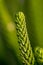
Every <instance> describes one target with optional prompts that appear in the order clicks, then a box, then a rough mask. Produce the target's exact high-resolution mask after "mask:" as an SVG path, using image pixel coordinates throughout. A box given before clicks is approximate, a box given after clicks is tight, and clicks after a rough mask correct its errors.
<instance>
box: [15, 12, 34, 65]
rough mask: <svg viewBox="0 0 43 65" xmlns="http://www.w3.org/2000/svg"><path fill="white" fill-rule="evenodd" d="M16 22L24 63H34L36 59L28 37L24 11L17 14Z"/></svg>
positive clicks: (30, 64) (31, 64) (25, 64)
mask: <svg viewBox="0 0 43 65" xmlns="http://www.w3.org/2000/svg"><path fill="white" fill-rule="evenodd" d="M15 24H16V30H17V37H18V43H19V50H20V51H21V53H20V56H21V57H22V63H23V65H34V63H35V59H34V55H33V52H32V47H31V44H30V41H29V38H28V34H27V28H26V22H25V15H24V14H23V12H18V13H17V14H16V16H15Z"/></svg>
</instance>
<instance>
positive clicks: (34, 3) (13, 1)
mask: <svg viewBox="0 0 43 65" xmlns="http://www.w3.org/2000/svg"><path fill="white" fill-rule="evenodd" d="M3 3H4V4H3ZM2 4H3V8H2V7H1V6H2ZM4 6H5V7H6V8H7V10H8V14H9V15H8V17H9V16H10V17H11V18H12V21H13V22H14V21H15V14H16V13H17V12H19V11H22V12H24V14H25V17H26V24H27V31H28V35H29V39H30V43H31V46H32V48H33V49H34V48H35V47H36V46H40V47H42V48H43V0H0V14H1V10H3V9H4ZM3 11H4V10H3ZM3 11H2V12H3ZM4 13H5V14H6V12H4ZM2 15H4V14H2ZM4 16H5V15H4ZM3 20H4V19H3ZM3 20H2V18H1V17H0V59H3V60H5V61H3V60H2V62H3V63H4V62H6V63H8V64H9V65H18V64H19V63H18V61H17V59H16V60H15V56H14V54H13V53H12V52H11V50H9V48H8V49H7V46H6V44H5V43H6V41H5V37H4V36H3V34H1V33H2V32H3V31H1V30H3V29H1V22H2V21H3ZM6 20H7V18H6ZM6 20H5V21H6ZM7 21H10V20H9V18H8V20H7ZM15 33H16V32H15ZM15 33H14V34H15ZM3 37H4V38H3ZM3 39H4V41H2V40H3ZM14 40H15V43H16V39H14ZM14 61H15V62H14ZM0 63H1V62H0ZM5 65H7V64H5Z"/></svg>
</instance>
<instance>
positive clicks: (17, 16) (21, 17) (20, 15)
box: [15, 12, 25, 22]
mask: <svg viewBox="0 0 43 65" xmlns="http://www.w3.org/2000/svg"><path fill="white" fill-rule="evenodd" d="M15 17H16V19H17V20H18V21H19V22H23V21H25V15H24V13H23V12H18V13H17V14H16V15H15Z"/></svg>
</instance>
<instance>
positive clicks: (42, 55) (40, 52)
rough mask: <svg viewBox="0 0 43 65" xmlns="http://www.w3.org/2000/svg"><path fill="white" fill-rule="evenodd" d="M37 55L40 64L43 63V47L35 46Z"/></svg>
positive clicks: (42, 64)
mask: <svg viewBox="0 0 43 65" xmlns="http://www.w3.org/2000/svg"><path fill="white" fill-rule="evenodd" d="M35 57H36V60H37V62H38V64H39V65H43V48H40V47H36V48H35Z"/></svg>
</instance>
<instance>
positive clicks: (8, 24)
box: [0, 0, 21, 65]
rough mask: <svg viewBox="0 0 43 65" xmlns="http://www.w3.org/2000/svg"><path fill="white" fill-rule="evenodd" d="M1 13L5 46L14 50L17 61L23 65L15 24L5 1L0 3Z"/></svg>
mask: <svg viewBox="0 0 43 65" xmlns="http://www.w3.org/2000/svg"><path fill="white" fill-rule="evenodd" d="M0 13H1V18H2V21H0V23H1V29H2V36H3V39H4V42H5V45H6V46H7V47H8V48H9V49H11V50H13V53H14V56H15V60H16V61H17V62H18V63H20V65H21V58H20V55H19V54H20V51H19V45H18V42H17V36H16V30H15V24H14V23H13V20H12V18H11V17H10V16H9V14H8V10H7V8H6V7H5V3H4V2H3V0H1V1H0ZM18 59H19V60H18Z"/></svg>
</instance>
